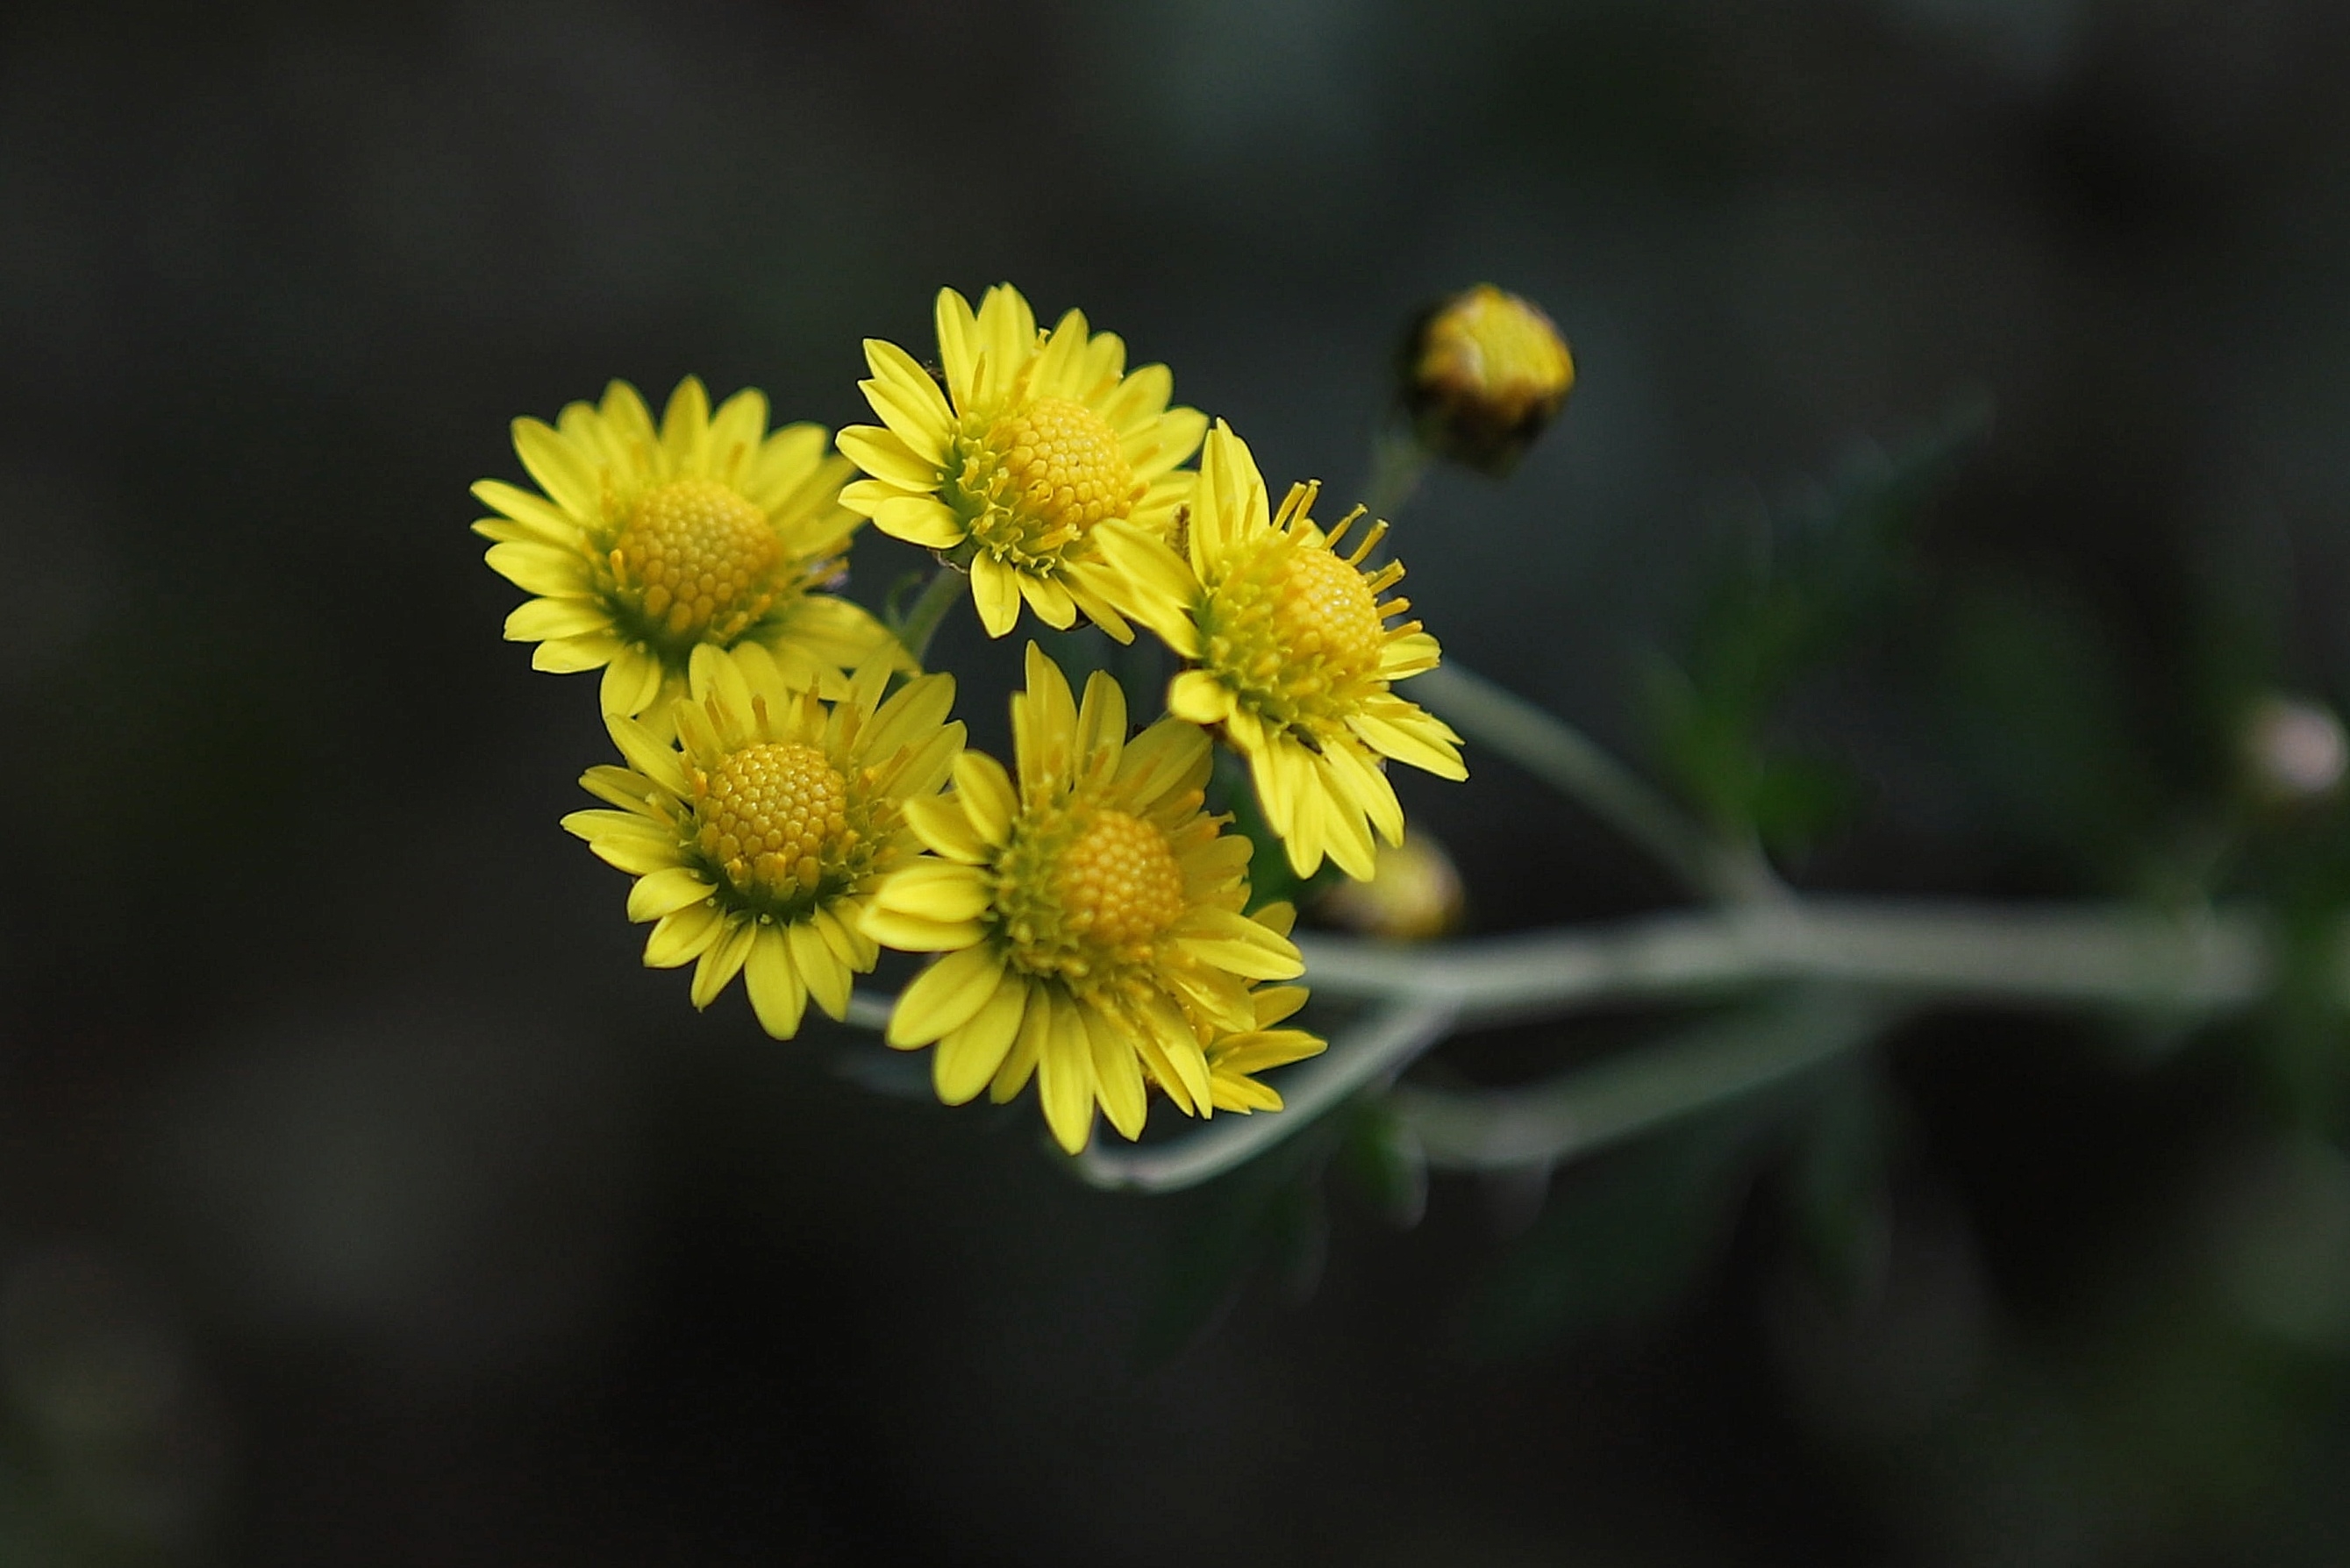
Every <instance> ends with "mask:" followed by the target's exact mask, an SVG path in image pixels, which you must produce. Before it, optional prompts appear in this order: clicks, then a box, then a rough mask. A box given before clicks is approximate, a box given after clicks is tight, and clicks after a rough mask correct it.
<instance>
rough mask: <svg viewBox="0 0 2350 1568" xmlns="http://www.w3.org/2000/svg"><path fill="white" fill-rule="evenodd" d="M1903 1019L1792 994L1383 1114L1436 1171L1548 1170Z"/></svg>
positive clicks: (1854, 997)
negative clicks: (1506, 1084) (1583, 1060)
mask: <svg viewBox="0 0 2350 1568" xmlns="http://www.w3.org/2000/svg"><path fill="white" fill-rule="evenodd" d="M1903 1011H1904V1010H1903V1009H1902V1008H1901V1006H1900V1005H1899V1004H1898V1003H1897V1002H1892V1001H1891V1000H1889V999H1888V998H1887V997H1885V996H1882V995H1877V994H1871V993H1866V992H1855V991H1848V990H1845V989H1842V988H1838V987H1832V986H1804V987H1798V988H1797V989H1795V990H1794V992H1791V993H1790V994H1787V995H1784V996H1780V997H1774V998H1772V999H1770V1000H1768V1001H1765V1002H1761V1003H1758V1004H1757V1005H1756V1006H1754V1007H1752V1008H1749V1009H1744V1010H1742V1011H1740V1012H1736V1013H1733V1014H1731V1016H1729V1017H1726V1018H1724V1017H1716V1018H1710V1019H1707V1020H1706V1021H1705V1022H1703V1023H1698V1024H1694V1025H1691V1026H1690V1027H1689V1028H1687V1029H1683V1030H1680V1031H1678V1032H1675V1033H1671V1034H1669V1035H1667V1036H1665V1037H1664V1038H1662V1039H1659V1040H1656V1041H1652V1042H1650V1043H1649V1044H1645V1045H1642V1046H1640V1047H1639V1048H1638V1049H1637V1050H1634V1051H1628V1052H1626V1053H1624V1054H1621V1055H1617V1056H1611V1057H1608V1058H1607V1059H1606V1060H1604V1061H1601V1062H1598V1063H1595V1064H1592V1065H1590V1066H1587V1067H1580V1068H1577V1069H1575V1071H1573V1072H1570V1073H1566V1074H1564V1075H1561V1076H1559V1077H1556V1078H1553V1079H1551V1080H1549V1081H1548V1082H1546V1083H1541V1084H1533V1085H1527V1086H1525V1087H1523V1088H1513V1089H1481V1090H1470V1091H1465V1092H1464V1091H1456V1090H1445V1089H1431V1088H1425V1087H1422V1086H1420V1085H1415V1084H1407V1085H1402V1086H1400V1087H1399V1088H1398V1089H1397V1090H1396V1091H1395V1093H1394V1094H1393V1095H1392V1096H1390V1097H1389V1099H1388V1108H1389V1109H1391V1110H1393V1111H1394V1112H1395V1113H1396V1115H1397V1116H1399V1117H1401V1118H1402V1119H1403V1121H1404V1122H1405V1123H1406V1124H1407V1125H1408V1126H1409V1127H1410V1128H1411V1130H1412V1133H1413V1135H1414V1136H1415V1137H1417V1138H1418V1139H1419V1146H1420V1148H1421V1150H1422V1151H1423V1152H1424V1153H1425V1154H1426V1155H1427V1157H1428V1163H1429V1164H1430V1165H1431V1166H1434V1167H1436V1168H1440V1169H1451V1170H1508V1169H1513V1168H1526V1167H1529V1166H1532V1167H1542V1166H1549V1165H1555V1164H1557V1163H1559V1162H1560V1161H1562V1160H1567V1159H1576V1158H1582V1157H1583V1156H1585V1155H1588V1154H1594V1153H1596V1152H1597V1151H1598V1150H1600V1149H1602V1148H1605V1147H1608V1146H1610V1145H1612V1144H1617V1143H1621V1142H1623V1141H1625V1140H1626V1139H1627V1138H1632V1137H1638V1136H1639V1135H1640V1134H1642V1133H1645V1132H1648V1131H1649V1130H1650V1129H1652V1128H1655V1127H1661V1126H1663V1125H1665V1124H1666V1123H1668V1122H1671V1121H1675V1120H1678V1119H1679V1118H1680V1117H1682V1116H1691V1115H1694V1114H1696V1113H1697V1112H1700V1111H1703V1110H1707V1109H1710V1108H1711V1107H1713V1106H1721V1105H1728V1104H1729V1103H1731V1101H1733V1100H1737V1099H1740V1098H1742V1097H1743V1096H1748V1095H1752V1094H1756V1093H1759V1092H1761V1091H1763V1090H1764V1089H1768V1088H1770V1087H1772V1086H1773V1085H1778V1084H1783V1083H1785V1082H1786V1081H1787V1080H1789V1079H1791V1078H1794V1077H1796V1076H1798V1075H1801V1074H1803V1073H1805V1072H1808V1071H1810V1070H1811V1069H1812V1068H1814V1067H1817V1066H1820V1065H1822V1064H1825V1063H1827V1062H1830V1061H1833V1060H1834V1059H1835V1058H1836V1057H1838V1056H1841V1055H1842V1054H1845V1053H1846V1051H1850V1050H1856V1049H1857V1048H1858V1047H1860V1046H1862V1045H1866V1044H1867V1043H1868V1042H1869V1041H1871V1040H1873V1039H1876V1038H1877V1037H1878V1036H1880V1035H1881V1034H1883V1033H1885V1031H1886V1030H1887V1029H1888V1028H1890V1027H1891V1026H1892V1025H1893V1024H1894V1023H1897V1022H1898V1020H1899V1017H1900V1015H1901V1012H1903Z"/></svg>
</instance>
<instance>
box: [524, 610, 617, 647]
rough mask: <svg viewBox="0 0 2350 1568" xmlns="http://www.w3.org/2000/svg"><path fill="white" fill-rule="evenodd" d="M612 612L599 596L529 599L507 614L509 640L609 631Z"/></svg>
mask: <svg viewBox="0 0 2350 1568" xmlns="http://www.w3.org/2000/svg"><path fill="white" fill-rule="evenodd" d="M611 626H612V612H611V611H610V610H608V609H607V608H605V607H604V605H603V603H602V601H601V600H598V599H529V600H525V602H524V603H522V604H520V605H518V606H516V607H515V611H514V613H513V614H512V615H509V616H508V617H506V640H507V641H508V642H547V641H551V640H553V639H556V638H559V637H578V636H581V635H583V634H585V633H587V632H591V631H608V630H610V629H611Z"/></svg>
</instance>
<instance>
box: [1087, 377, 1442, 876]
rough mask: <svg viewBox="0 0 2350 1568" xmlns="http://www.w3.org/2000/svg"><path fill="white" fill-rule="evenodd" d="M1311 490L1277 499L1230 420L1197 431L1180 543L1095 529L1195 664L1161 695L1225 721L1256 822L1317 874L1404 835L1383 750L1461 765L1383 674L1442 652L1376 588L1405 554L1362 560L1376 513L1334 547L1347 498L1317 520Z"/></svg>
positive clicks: (1300, 870)
mask: <svg viewBox="0 0 2350 1568" xmlns="http://www.w3.org/2000/svg"><path fill="white" fill-rule="evenodd" d="M1319 493H1320V492H1319V487H1318V486H1316V485H1314V484H1299V485H1294V486H1292V487H1291V489H1290V492H1289V494H1288V496H1287V497H1286V498H1285V499H1284V501H1283V502H1282V504H1281V507H1280V509H1279V510H1278V511H1277V512H1276V511H1274V509H1273V508H1272V507H1271V505H1270V504H1269V497H1268V495H1267V493H1266V490H1265V484H1264V479H1263V475H1262V474H1260V473H1259V472H1257V466H1256V460H1255V458H1254V457H1253V456H1252V455H1251V454H1250V452H1249V450H1248V447H1247V445H1246V444H1245V443H1244V442H1243V441H1241V439H1240V438H1239V437H1238V436H1236V435H1234V434H1232V430H1231V428H1230V427H1229V426H1226V425H1224V424H1222V422H1219V423H1218V424H1217V426H1216V428H1215V429H1214V430H1213V431H1211V432H1210V433H1209V436H1208V441H1207V449H1206V452H1205V453H1204V454H1203V456H1202V457H1201V464H1200V486H1199V490H1198V493H1197V499H1196V504H1194V506H1193V508H1192V510H1191V515H1190V518H1189V521H1188V526H1187V527H1186V528H1185V529H1184V531H1183V535H1182V538H1181V545H1182V548H1183V551H1184V553H1183V554H1182V555H1178V554H1177V553H1176V552H1175V550H1174V549H1172V548H1170V546H1169V545H1168V544H1167V543H1166V542H1165V541H1163V540H1160V539H1158V538H1155V537H1153V536H1151V535H1149V534H1148V533H1146V532H1145V531H1143V530H1141V529H1138V528H1133V527H1129V526H1127V525H1125V524H1115V523H1112V524H1103V525H1102V527H1101V528H1100V529H1099V530H1098V532H1099V535H1100V536H1101V540H1102V550H1103V553H1104V554H1105V555H1106V556H1108V557H1109V558H1110V559H1111V560H1112V561H1113V562H1114V563H1116V564H1117V565H1118V567H1119V570H1120V573H1121V581H1122V582H1124V583H1125V584H1127V585H1128V591H1129V592H1130V594H1131V597H1129V598H1128V599H1127V600H1126V601H1125V603H1124V607H1125V609H1126V611H1127V613H1128V614H1129V615H1131V616H1133V617H1134V618H1136V619H1138V620H1139V621H1142V622H1143V623H1144V624H1145V625H1147V626H1149V628H1151V629H1152V630H1154V631H1156V632H1158V633H1159V636H1161V637H1162V638H1164V639H1166V640H1167V643H1168V645H1169V646H1170V647H1171V648H1172V649H1174V650H1175V651H1176V652H1177V653H1178V654H1179V655H1180V656H1181V657H1182V658H1183V659H1184V660H1185V662H1186V664H1187V665H1189V666H1190V668H1188V669H1186V670H1183V671H1182V672H1181V673H1180V674H1178V675H1177V676H1176V677H1175V680H1174V682H1173V684H1172V685H1170V687H1169V689H1168V696H1167V705H1168V707H1169V709H1170V711H1173V712H1174V713H1176V714H1178V715H1180V716H1181V717H1183V718H1186V719H1189V720H1191V721H1192V722H1195V723H1200V724H1208V725H1216V726H1220V727H1221V729H1222V733H1223V735H1224V737H1225V739H1226V740H1228V741H1229V742H1231V743H1232V747H1233V749H1234V750H1236V751H1238V752H1239V753H1241V754H1242V755H1243V757H1245V758H1246V759H1247V760H1248V763H1249V770H1250V774H1251V775H1252V777H1253V781H1254V783H1255V785H1256V793H1257V799H1258V801H1259V803H1260V804H1261V805H1263V808H1264V815H1265V818H1266V821H1267V822H1268V823H1269V824H1270V825H1271V826H1272V827H1273V829H1274V833H1275V834H1276V835H1278V836H1280V838H1281V840H1282V843H1283V846H1284V849H1285V850H1286V851H1287V853H1288V856H1289V863H1290V867H1291V868H1292V869H1293V870H1295V872H1296V873H1297V874H1298V875H1299V876H1301V877H1305V876H1311V875H1312V874H1313V873H1314V872H1315V870H1317V869H1318V868H1319V867H1321V865H1322V862H1323V860H1324V859H1325V858H1328V859H1331V860H1335V861H1336V862H1337V864H1338V866H1339V867H1340V868H1341V869H1343V870H1344V871H1345V872H1346V873H1347V875H1348V876H1350V877H1357V878H1360V877H1369V876H1370V875H1371V874H1372V867H1373V850H1374V847H1375V846H1374V843H1373V837H1372V836H1373V834H1374V833H1375V832H1376V833H1377V835H1378V836H1379V837H1381V838H1384V839H1386V840H1387V842H1388V843H1389V844H1391V845H1392V844H1397V843H1399V842H1401V840H1402V837H1403V808H1402V806H1401V805H1399V803H1398V802H1397V800H1396V794H1395V789H1394V786H1393V785H1391V784H1388V778H1387V774H1386V769H1385V765H1386V763H1388V761H1396V762H1403V763H1410V764H1411V765H1412V766H1414V767H1418V768H1424V769H1426V770H1427V771H1428V772H1430V773H1432V774H1436V775H1437V776H1438V777H1440V778H1448V779H1461V778H1466V777H1467V776H1468V769H1467V768H1466V767H1464V766H1463V765H1462V763H1461V753H1460V741H1461V737H1460V736H1458V735H1456V734H1454V733H1453V732H1452V731H1451V728H1450V727H1449V726H1447V725H1446V724H1445V723H1444V722H1442V721H1441V720H1440V719H1437V718H1436V717H1434V716H1433V715H1431V714H1430V713H1429V712H1427V711H1425V710H1423V709H1421V708H1419V706H1417V705H1416V704H1414V703H1412V702H1409V701H1406V700H1405V699H1403V698H1402V697H1399V696H1398V695H1396V693H1395V691H1394V686H1395V683H1396V682H1398V681H1399V680H1407V679H1409V678H1410V677H1411V676H1414V675H1418V674H1420V673H1422V672H1423V671H1426V670H1432V669H1434V668H1435V667H1436V663H1437V660H1438V659H1439V657H1440V650H1439V649H1438V647H1437V643H1436V639H1434V638H1432V637H1430V636H1429V635H1428V633H1427V632H1426V631H1425V630H1423V629H1422V628H1421V627H1420V624H1419V622H1418V621H1416V620H1415V621H1404V622H1401V623H1400V624H1392V625H1391V624H1389V623H1390V622H1392V621H1394V620H1395V618H1396V617H1398V616H1400V615H1402V614H1404V613H1405V612H1406V611H1408V610H1409V608H1410V607H1411V604H1410V601H1409V599H1403V598H1387V597H1383V596H1384V595H1386V593H1387V592H1388V589H1390V588H1392V587H1395V586H1396V584H1398V583H1399V582H1400V581H1401V580H1402V579H1403V566H1402V565H1401V564H1400V563H1399V562H1395V561H1389V562H1388V563H1386V564H1385V565H1374V564H1372V562H1371V556H1372V552H1373V551H1374V550H1376V549H1377V548H1378V543H1379V541H1380V539H1381V538H1382V537H1383V536H1384V535H1385V534H1386V531H1387V524H1384V523H1374V524H1371V526H1370V527H1369V528H1367V529H1366V530H1365V531H1364V532H1363V534H1362V535H1361V536H1360V537H1359V538H1358V539H1357V540H1356V541H1355V543H1354V545H1353V548H1352V549H1351V550H1349V551H1348V552H1347V554H1345V555H1340V554H1339V553H1338V552H1339V550H1340V547H1341V546H1342V545H1344V543H1345V541H1346V537H1347V534H1348V533H1349V532H1350V531H1351V530H1352V529H1353V527H1354V524H1355V523H1356V521H1357V519H1358V518H1360V517H1361V515H1362V509H1361V508H1359V507H1357V509H1356V510H1355V511H1354V512H1352V513H1350V514H1348V515H1347V517H1345V518H1344V519H1342V520H1341V521H1340V522H1339V523H1338V524H1337V525H1336V527H1335V528H1332V529H1330V530H1329V531H1327V532H1325V531H1324V530H1323V529H1322V527H1321V526H1320V525H1319V524H1316V523H1315V521H1314V517H1313V510H1314V504H1315V499H1316V498H1317V496H1318V495H1319Z"/></svg>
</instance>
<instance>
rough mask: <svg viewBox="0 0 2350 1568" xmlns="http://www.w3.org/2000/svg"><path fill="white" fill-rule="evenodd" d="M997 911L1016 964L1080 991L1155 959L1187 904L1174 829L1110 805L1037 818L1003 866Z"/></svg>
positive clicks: (1020, 835) (999, 873) (1021, 832)
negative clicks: (1167, 832)
mask: <svg viewBox="0 0 2350 1568" xmlns="http://www.w3.org/2000/svg"><path fill="white" fill-rule="evenodd" d="M996 883H997V888H996V910H997V919H998V920H999V922H1000V929H1001V930H1002V933H1003V936H1004V937H1005V938H1006V939H1008V940H1009V944H1010V947H1011V958H1012V961H1013V963H1014V965H1015V966H1017V967H1018V968H1019V969H1021V970H1022V971H1025V972H1026V973H1029V974H1035V975H1051V976H1055V977H1057V978H1059V979H1060V980H1062V981H1066V982H1067V983H1068V984H1069V985H1070V986H1072V987H1073V988H1074V989H1076V990H1079V991H1089V990H1093V989H1095V988H1097V987H1098V986H1101V985H1105V984H1115V983H1117V982H1118V980H1119V977H1120V976H1121V975H1122V974H1127V973H1130V972H1131V971H1132V970H1133V968H1134V967H1135V966H1138V965H1145V964H1148V963H1149V961H1150V960H1151V954H1152V950H1153V948H1154V946H1155V944H1156V943H1157V942H1158V940H1159V937H1161V936H1162V935H1164V934H1165V933H1166V931H1167V929H1168V928H1169V927H1170V926H1172V925H1173V924H1174V923H1175V922H1176V921H1177V920H1179V919H1181V918H1182V915H1183V911H1184V909H1185V908H1186V904H1185V899H1184V896H1183V868H1182V867H1181V866H1180V864H1178V863H1177V861H1176V859H1175V851H1174V848H1173V846H1170V844H1169V843H1168V842H1167V836H1166V835H1165V834H1164V833H1161V832H1160V831H1159V829H1158V828H1157V827H1155V826H1152V825H1151V824H1149V823H1148V822H1146V821H1144V820H1143V819H1142V818H1140V817H1139V816H1134V815H1129V814H1128V813H1126V812H1123V811H1116V810H1111V809H1107V808H1103V809H1098V810H1090V811H1088V810H1086V809H1084V808H1082V807H1080V808H1078V809H1077V810H1076V811H1074V812H1070V813H1067V814H1065V815H1064V814H1052V815H1046V816H1045V817H1044V818H1043V819H1041V820H1036V819H1032V820H1031V821H1030V822H1029V823H1027V824H1025V825H1024V826H1023V828H1022V829H1021V830H1019V831H1017V832H1015V834H1014V838H1013V843H1012V846H1011V847H1010V848H1009V849H1008V850H1006V851H1005V853H1004V857H1003V860H1002V861H1001V862H999V863H998V865H997V867H996Z"/></svg>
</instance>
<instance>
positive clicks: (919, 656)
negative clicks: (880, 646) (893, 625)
mask: <svg viewBox="0 0 2350 1568" xmlns="http://www.w3.org/2000/svg"><path fill="white" fill-rule="evenodd" d="M970 591H971V582H970V579H969V578H968V577H966V576H964V575H963V574H962V572H960V571H958V570H957V569H956V568H955V567H954V566H951V565H950V564H949V563H948V562H946V561H943V560H941V562H940V563H939V569H938V572H937V574H936V575H935V576H932V577H931V580H930V581H929V582H927V583H925V584H923V585H922V593H921V597H920V598H917V599H916V600H915V601H914V603H913V605H912V607H910V608H909V609H908V610H907V611H906V618H905V619H903V620H901V621H899V623H898V626H897V632H898V640H899V642H902V643H904V644H905V645H906V651H907V652H908V653H910V654H912V655H913V656H914V662H915V663H916V664H920V663H921V662H922V660H923V659H925V658H927V657H928V656H929V654H930V651H931V638H932V637H934V636H936V635H937V634H938V629H939V624H940V623H941V621H943V620H945V619H946V618H947V611H949V610H951V609H952V608H953V607H954V605H955V600H956V599H957V598H958V597H962V595H964V594H967V593H969V592H970Z"/></svg>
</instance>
